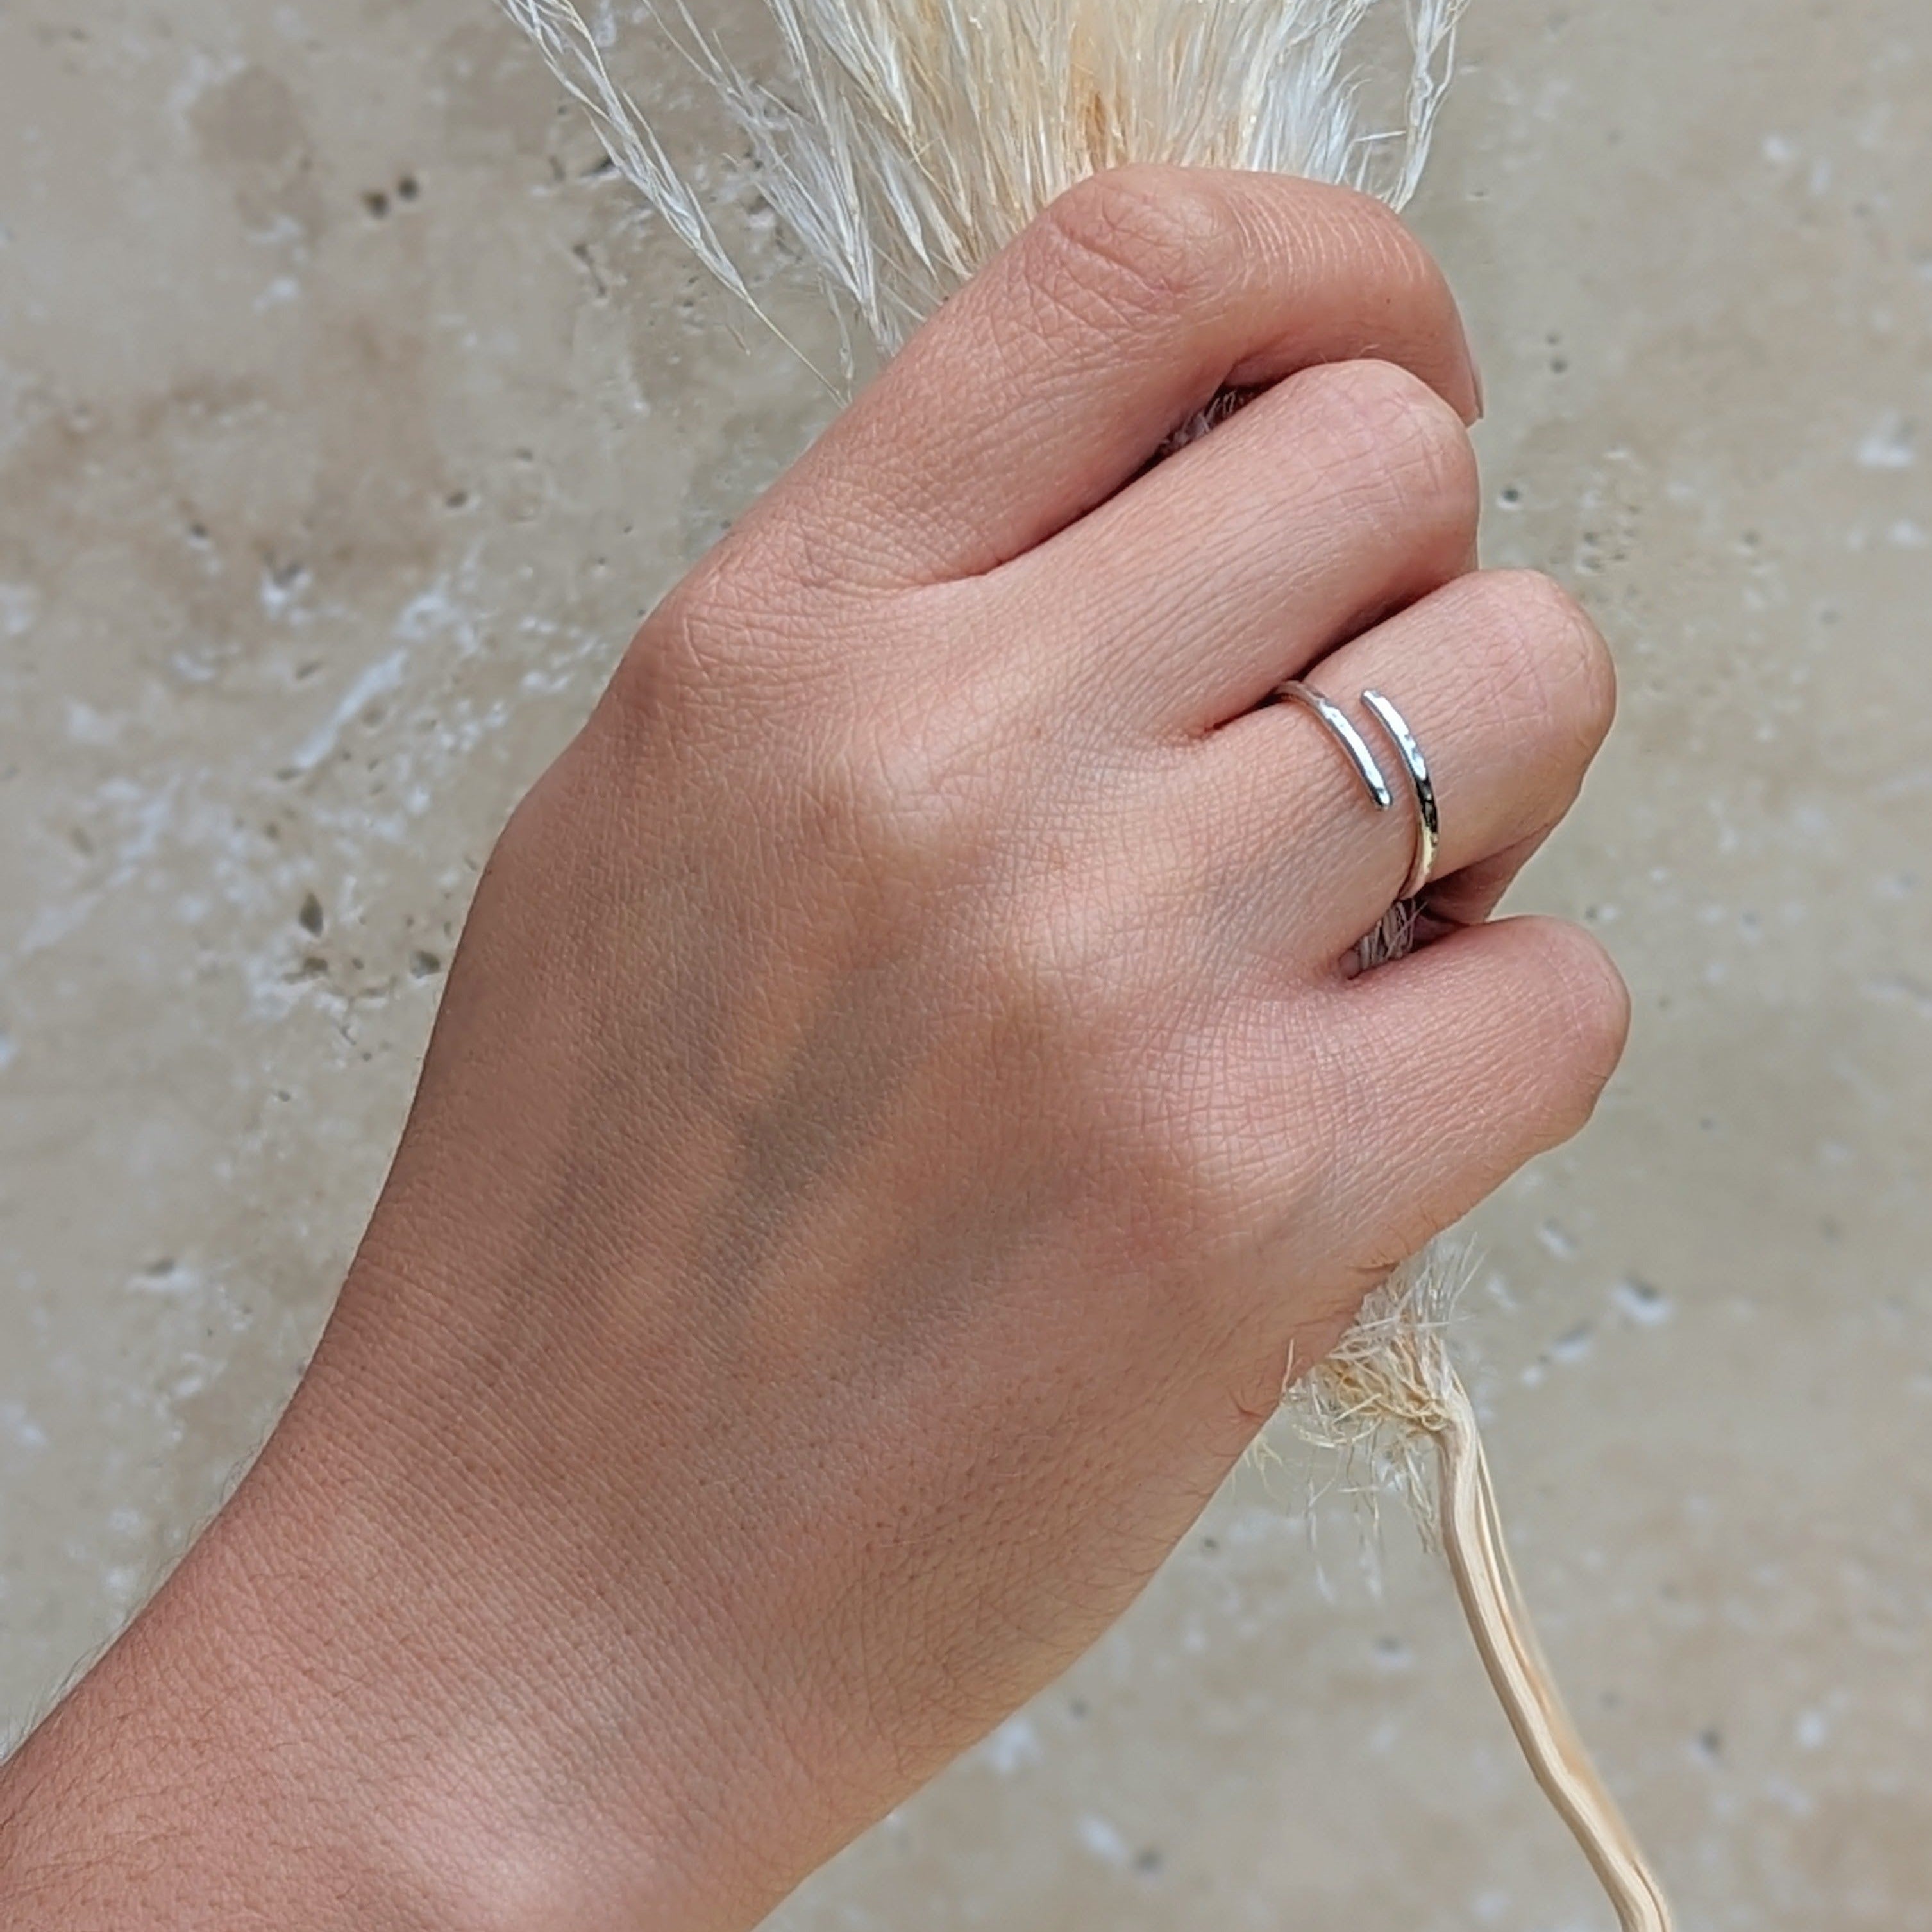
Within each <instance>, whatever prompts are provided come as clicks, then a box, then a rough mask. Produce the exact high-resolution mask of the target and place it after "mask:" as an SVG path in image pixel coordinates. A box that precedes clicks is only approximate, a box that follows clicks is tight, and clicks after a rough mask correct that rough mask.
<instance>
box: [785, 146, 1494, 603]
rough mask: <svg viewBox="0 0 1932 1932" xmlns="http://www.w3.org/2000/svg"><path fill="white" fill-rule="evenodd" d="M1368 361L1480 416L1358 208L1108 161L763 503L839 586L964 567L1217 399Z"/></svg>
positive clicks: (1073, 510)
mask: <svg viewBox="0 0 1932 1932" xmlns="http://www.w3.org/2000/svg"><path fill="white" fill-rule="evenodd" d="M1362 359H1375V360H1377V361H1380V362H1394V363H1397V364H1400V365H1402V366H1403V368H1406V369H1408V370H1409V371H1411V372H1412V374H1415V376H1417V377H1420V378H1421V380H1423V381H1424V382H1425V383H1428V384H1429V385H1430V386H1431V387H1432V388H1433V389H1436V390H1437V391H1438V392H1439V393H1440V394H1441V395H1442V397H1443V398H1445V400H1446V401H1448V403H1450V404H1451V406H1452V407H1454V408H1455V409H1456V410H1457V411H1458V412H1459V413H1460V414H1461V415H1462V416H1463V419H1464V420H1465V421H1466V422H1468V421H1473V420H1474V419H1475V417H1476V416H1478V414H1479V413H1481V392H1480V389H1479V387H1478V379H1477V377H1476V373H1475V365H1474V363H1473V362H1472V359H1471V356H1470V353H1469V344H1468V340H1467V338H1466V336H1465V335H1464V333H1463V326H1462V322H1461V319H1460V316H1459V315H1458V314H1457V308H1456V305H1455V302H1454V298H1453V297H1452V296H1451V294H1450V293H1449V289H1448V284H1447V282H1446V281H1445V280H1444V278H1443V276H1442V271H1441V270H1440V269H1439V268H1438V267H1437V266H1436V263H1435V262H1434V261H1433V260H1432V258H1431V257H1430V255H1429V254H1428V253H1427V251H1425V250H1424V248H1423V247H1422V245H1421V244H1420V243H1419V242H1417V241H1416V239H1415V237H1414V236H1412V235H1411V234H1410V233H1409V230H1408V229H1406V228H1405V227H1404V226H1403V224H1402V223H1401V222H1400V220H1397V217H1395V216H1394V214H1391V212H1390V211H1389V210H1388V208H1385V207H1384V206H1383V205H1382V204H1381V203H1380V202H1376V201H1374V200H1372V199H1370V198H1369V197H1368V196H1366V195H1362V194H1358V193H1355V192H1354V191H1353V190H1349V189H1346V188H1338V187H1326V186H1324V185H1322V184H1319V183H1316V182H1313V181H1301V180H1298V179H1295V178H1291V177H1289V176H1286V175H1264V174H1255V173H1238V172H1223V171H1219V170H1212V171H1211V170H1208V169H1181V168H1151V167H1137V168H1126V169H1118V170H1116V171H1115V172H1111V173H1108V174H1103V175H1096V176H1095V177H1094V178H1092V179H1091V180H1090V181H1085V182H1083V183H1082V184H1081V185H1080V186H1079V187H1076V188H1075V189H1074V190H1072V192H1071V193H1067V194H1066V195H1063V196H1061V198H1060V199H1059V200H1058V201H1056V202H1055V203H1054V204H1053V205H1052V207H1051V208H1049V209H1048V210H1047V211H1046V214H1043V215H1042V216H1041V217H1040V219H1039V220H1037V221H1036V222H1035V223H1034V224H1033V225H1032V226H1031V227H1030V228H1028V229H1027V231H1026V232H1025V233H1024V234H1023V235H1022V236H1020V238H1019V239H1018V240H1017V241H1016V242H1014V243H1013V245H1012V246H1011V247H1010V248H1007V249H1006V250H1005V251H1004V252H1003V253H1002V254H1000V255H999V256H998V257H996V258H995V260H994V261H993V262H992V263H991V264H990V265H989V266H988V267H987V268H986V269H984V270H983V272H981V273H980V275H978V276H977V277H976V278H974V280H973V281H971V283H969V284H968V285H967V286H966V287H965V289H963V290H961V292H960V293H959V294H958V295H957V296H954V297H953V299H952V300H950V302H947V304H946V305H945V306H944V308H941V310H940V311H939V312H938V314H937V315H936V316H935V317H933V318H932V320H930V321H929V323H927V324H926V326H925V327H924V328H922V329H920V330H919V332H918V333H917V334H916V335H914V336H913V338H912V340H911V341H910V342H909V343H907V345H906V347H904V349H903V350H901V352H900V353H899V354H898V356H897V357H896V358H895V359H894V360H893V361H892V362H891V363H890V364H889V365H888V366H887V368H886V369H885V371H883V374H880V377H878V378H877V380H876V381H875V382H874V383H873V384H872V385H871V387H870V388H869V389H867V390H866V391H865V393H864V394H863V395H862V396H861V397H860V398H859V400H858V401H857V402H856V403H855V404H853V407H851V409H850V410H848V411H847V413H846V414H845V415H844V416H843V417H842V418H841V419H840V420H839V421H838V423H836V424H835V425H834V426H833V428H832V430H831V431H829V432H828V433H827V434H826V436H825V437H823V438H822V439H821V440H820V442H819V443H818V444H817V446H816V447H815V448H814V449H813V450H812V451H811V453H810V454H809V455H808V457H807V458H805V460H803V461H802V463H799V466H797V468H796V469H794V470H793V472H792V473H791V475H790V477H789V478H787V481H786V482H785V484H784V485H783V486H781V490H779V491H778V492H777V493H775V495H776V497H777V499H778V501H780V502H783V501H790V502H793V504H794V505H795V506H796V505H799V504H805V505H811V507H812V508H813V510H814V512H815V514H814V523H815V525H816V527H817V531H818V532H820V543H821V544H823V543H825V542H829V543H830V544H832V546H833V547H834V549H835V553H836V554H835V558H832V559H827V560H828V561H835V562H836V563H837V564H838V565H839V566H840V567H841V570H842V571H843V572H844V574H847V575H849V576H850V577H856V578H859V579H862V580H869V581H873V582H877V583H900V584H910V583H932V582H937V581H941V580H945V579H947V578H951V577H966V576H971V575H975V574H979V573H980V572H983V571H988V570H991V569H993V568H996V567H997V566H998V565H1000V564H1001V563H1004V562H1007V561H1008V560H1009V559H1011V558H1013V557H1015V556H1019V555H1020V554H1021V553H1023V552H1025V551H1026V550H1030V549H1031V548H1033V547H1034V545H1036V544H1039V543H1041V542H1043V541H1045V540H1046V538H1048V537H1049V536H1051V535H1053V534H1054V532H1055V531H1057V530H1059V529H1064V527H1065V526H1067V525H1068V524H1069V523H1073V521H1075V520H1076V519H1078V518H1079V517H1080V516H1082V514H1085V512H1086V511H1088V510H1089V509H1091V508H1093V507H1094V505H1096V504H1097V503H1099V502H1103V501H1104V500H1105V499H1106V498H1107V497H1109V496H1111V495H1112V494H1113V493H1114V492H1115V490H1118V489H1119V488H1120V487H1121V486H1122V485H1123V484H1125V483H1126V482H1127V481H1129V480H1130V478H1132V477H1133V475H1136V472H1139V470H1140V469H1142V468H1143V467H1145V465H1146V463H1148V460H1150V459H1151V458H1152V457H1153V456H1154V455H1155V454H1156V453H1157V452H1158V450H1159V449H1160V447H1161V446H1162V444H1163V443H1165V442H1166V440H1167V439H1168V438H1169V437H1171V436H1172V434H1173V433H1174V432H1175V431H1176V430H1177V429H1178V428H1181V427H1182V426H1183V425H1185V424H1186V423H1187V422H1189V421H1190V419H1192V418H1193V416H1195V415H1196V413H1198V412H1199V411H1200V410H1203V409H1205V407H1207V406H1208V404H1209V403H1210V402H1211V401H1213V399H1214V397H1215V396H1216V395H1217V394H1218V393H1220V392H1221V391H1222V390H1223V389H1244V388H1254V387H1260V386H1265V385H1266V384H1268V383H1273V382H1276V381H1278V380H1280V378H1281V377H1284V376H1287V375H1290V374H1293V373H1294V372H1295V371H1297V370H1298V369H1303V368H1308V367H1310V365H1313V364H1316V363H1319V362H1344V361H1358V360H1362ZM826 532H830V533H831V534H830V535H829V536H827V535H825V533H826Z"/></svg>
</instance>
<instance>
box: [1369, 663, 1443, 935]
mask: <svg viewBox="0 0 1932 1932" xmlns="http://www.w3.org/2000/svg"><path fill="white" fill-rule="evenodd" d="M1362 702H1363V703H1364V704H1366V705H1367V706H1368V707H1369V709H1370V710H1371V711H1373V712H1374V713H1375V714H1376V720H1377V721H1378V722H1379V724H1381V726H1382V729H1383V730H1385V731H1386V732H1387V733H1388V734H1389V736H1390V737H1391V739H1393V740H1394V744H1395V748H1396V749H1397V751H1400V753H1401V754H1402V761H1403V764H1404V765H1406V766H1407V767H1408V768H1409V778H1410V780H1411V781H1412V783H1413V784H1414V785H1415V859H1414V860H1413V862H1412V863H1411V865H1410V866H1409V878H1408V880H1407V882H1406V883H1405V884H1404V886H1403V889H1402V897H1403V898H1405V899H1412V898H1415V896H1416V895H1417V894H1418V892H1421V890H1422V889H1423V887H1424V886H1426V885H1427V884H1428V883H1429V880H1430V874H1432V873H1433V872H1434V871H1435V870H1436V853H1437V851H1438V850H1439V848H1440V847H1441V844H1442V817H1441V814H1439V811H1437V809H1436V786H1435V784H1434V782H1433V781H1432V780H1431V778H1430V775H1429V760H1427V758H1425V757H1424V756H1423V755H1422V747H1421V745H1418V743H1417V742H1415V733H1414V732H1413V731H1412V730H1410V729H1409V721H1408V720H1407V719H1406V718H1404V717H1403V715H1402V713H1401V712H1400V711H1398V710H1397V709H1396V708H1395V706H1394V705H1393V704H1391V703H1390V702H1389V701H1388V699H1387V698H1386V697H1384V696H1383V695H1382V693H1381V692H1380V691H1364V692H1363V693H1362Z"/></svg>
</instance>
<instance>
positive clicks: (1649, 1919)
mask: <svg viewBox="0 0 1932 1932" xmlns="http://www.w3.org/2000/svg"><path fill="white" fill-rule="evenodd" d="M1442 1393H1443V1395H1444V1397H1445V1406H1446V1407H1447V1409H1448V1420H1447V1421H1446V1422H1445V1424H1444V1425H1443V1426H1442V1428H1441V1429H1440V1430H1439V1431H1438V1432H1437V1433H1436V1453H1437V1456H1438V1457H1439V1465H1440V1469H1441V1484H1442V1488H1441V1498H1440V1514H1439V1525H1440V1528H1441V1531H1442V1549H1443V1553H1444V1555H1445V1556H1447V1558H1448V1562H1449V1569H1450V1574H1451V1575H1452V1576H1453V1577H1454V1578H1455V1580H1456V1594H1457V1596H1458V1597H1460V1598H1461V1599H1462V1604H1463V1614H1464V1615H1465V1616H1466V1617H1467V1618H1468V1619H1469V1630H1470V1633H1471V1634H1472V1636H1473V1637H1475V1640H1476V1648H1477V1649H1478V1651H1479V1652H1481V1655H1482V1659H1483V1667H1484V1669H1485V1670H1487V1671H1488V1673H1489V1675H1490V1683H1491V1684H1492V1685H1493V1686H1494V1687H1495V1689H1496V1697H1497V1699H1498V1700H1499V1702H1500V1703H1501V1704H1502V1707H1503V1710H1504V1712H1505V1715H1507V1716H1508V1718H1509V1721H1510V1728H1511V1730H1514V1732H1515V1733H1516V1736H1517V1743H1519V1744H1520V1745H1522V1747H1523V1756H1524V1757H1526V1758H1527V1759H1528V1760H1529V1768H1530V1769H1531V1770H1532V1772H1534V1773H1535V1775H1536V1781H1537V1783H1538V1784H1540V1785H1541V1786H1542V1787H1543V1790H1544V1795H1545V1796H1547V1798H1548V1799H1549V1800H1550V1803H1551V1804H1552V1805H1553V1806H1554V1807H1555V1808H1556V1811H1557V1814H1558V1815H1559V1817H1561V1818H1562V1820H1563V1822H1564V1823H1565V1824H1566V1825H1567V1826H1569V1828H1570V1830H1571V1833H1572V1835H1574V1837H1575V1838H1576V1841H1577V1843H1578V1844H1579V1845H1580V1846H1582V1847H1583V1855H1584V1856H1585V1857H1586V1858H1588V1859H1589V1861H1590V1863H1591V1864H1592V1867H1594V1868H1595V1871H1596V1874H1597V1876H1598V1879H1601V1881H1602V1883H1603V1887H1604V1891H1606V1892H1607V1894H1609V1896H1610V1902H1611V1903H1612V1904H1613V1906H1616V1913H1617V1923H1618V1925H1619V1927H1620V1928H1621V1932H1671V1921H1670V1907H1669V1906H1668V1905H1667V1904H1666V1903H1665V1902H1664V1894H1663V1893H1662V1891H1661V1890H1660V1889H1659V1888H1658V1883H1657V1881H1656V1879H1655V1878H1654V1877H1652V1875H1651V1872H1650V1870H1649V1867H1648V1866H1647V1865H1646V1864H1645V1863H1644V1859H1643V1852H1642V1851H1641V1850H1640V1849H1639V1848H1638V1846H1637V1841H1636V1839H1635V1838H1634V1837H1633V1836H1632V1835H1631V1829H1630V1827H1629V1826H1628V1825H1627V1824H1626V1823H1625V1822H1624V1819H1623V1815H1622V1813H1621V1812H1619V1811H1618V1809H1617V1806H1616V1800H1615V1799H1613V1798H1612V1797H1611V1796H1610V1793H1609V1792H1608V1791H1607V1790H1605V1789H1604V1783H1603V1780H1602V1779H1601V1778H1599V1777H1598V1775H1597V1770H1596V1767H1595V1766H1594V1765H1593V1764H1592V1763H1591V1762H1590V1757H1589V1752H1588V1751H1586V1750H1585V1749H1584V1747H1583V1739H1581V1738H1580V1737H1579V1736H1577V1729H1576V1727H1575V1726H1574V1724H1572V1723H1571V1721H1570V1714H1569V1713H1568V1712H1567V1711H1566V1710H1565V1709H1564V1707H1563V1700H1562V1697H1560V1696H1559V1694H1558V1692H1557V1689H1556V1678H1555V1676H1554V1674H1553V1673H1552V1672H1551V1670H1550V1665H1549V1664H1548V1662H1547V1661H1546V1659H1545V1658H1544V1655H1543V1650H1542V1647H1541V1645H1539V1644H1538V1642H1537V1640H1536V1632H1535V1629H1534V1628H1532V1625H1531V1623H1530V1621H1529V1612H1528V1611H1527V1610H1526V1609H1525V1608H1524V1606H1523V1592H1522V1590H1521V1589H1520V1586H1518V1584H1517V1579H1516V1571H1515V1570H1514V1568H1513V1567H1512V1565H1511V1562H1510V1556H1509V1549H1508V1545H1507V1544H1505V1542H1504V1541H1503V1532H1502V1517H1501V1515H1500V1514H1499V1511H1498V1510H1497V1508H1496V1491H1495V1490H1494V1489H1493V1487H1491V1485H1490V1465H1489V1458H1488V1457H1487V1454H1485V1453H1484V1448H1483V1438H1482V1433H1481V1430H1478V1427H1477V1426H1476V1412H1475V1409H1474V1408H1473V1407H1472V1406H1471V1404H1470V1401H1469V1397H1468V1395H1467V1394H1466V1393H1465V1392H1464V1391H1463V1385H1462V1383H1461V1382H1460V1379H1457V1378H1456V1377H1455V1376H1454V1371H1453V1370H1452V1371H1451V1380H1450V1384H1449V1386H1448V1388H1447V1389H1445V1391H1443V1392H1442Z"/></svg>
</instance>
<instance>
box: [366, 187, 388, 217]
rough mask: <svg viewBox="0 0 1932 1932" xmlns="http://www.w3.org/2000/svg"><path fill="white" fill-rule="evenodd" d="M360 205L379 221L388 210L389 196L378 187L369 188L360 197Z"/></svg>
mask: <svg viewBox="0 0 1932 1932" xmlns="http://www.w3.org/2000/svg"><path fill="white" fill-rule="evenodd" d="M362 205H363V206H364V207H365V208H367V209H368V211H369V212H370V213H371V214H372V215H374V217H375V218H376V219H377V220H378V221H380V220H382V218H383V216H384V215H386V214H388V213H389V196H387V195H386V194H385V193H383V190H381V189H380V188H371V190H369V192H368V193H367V194H365V196H363V197H362Z"/></svg>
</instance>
